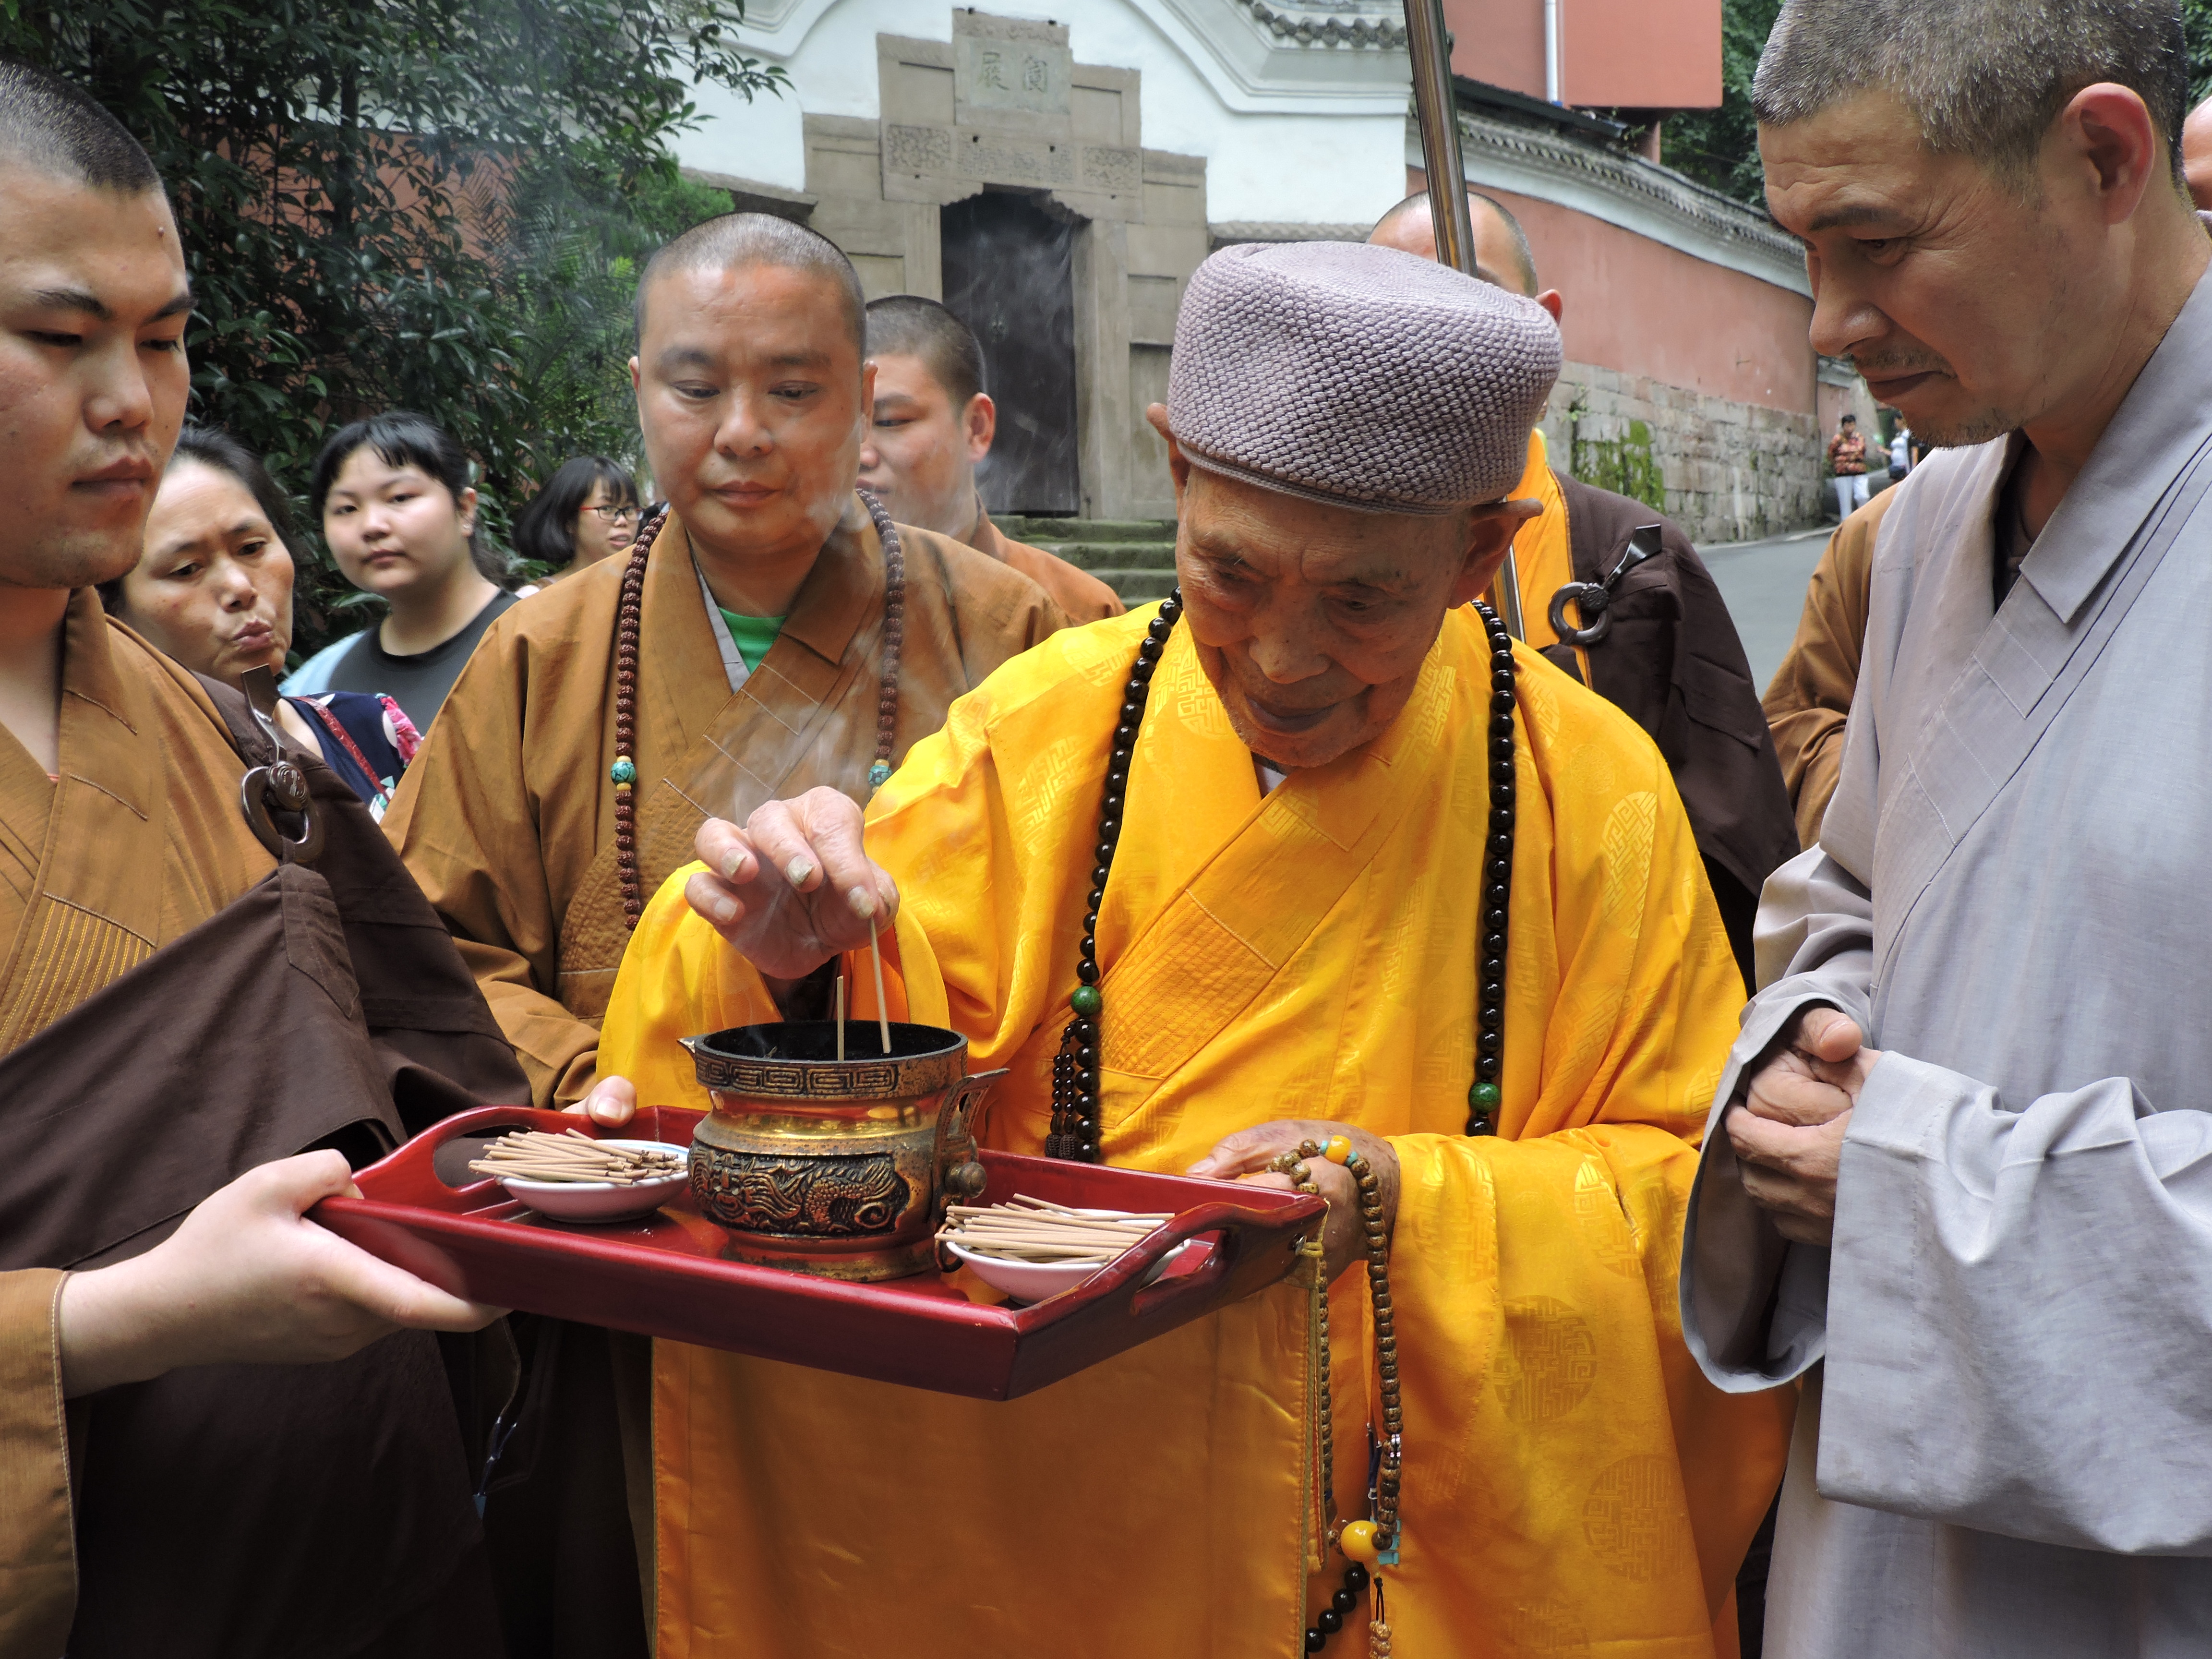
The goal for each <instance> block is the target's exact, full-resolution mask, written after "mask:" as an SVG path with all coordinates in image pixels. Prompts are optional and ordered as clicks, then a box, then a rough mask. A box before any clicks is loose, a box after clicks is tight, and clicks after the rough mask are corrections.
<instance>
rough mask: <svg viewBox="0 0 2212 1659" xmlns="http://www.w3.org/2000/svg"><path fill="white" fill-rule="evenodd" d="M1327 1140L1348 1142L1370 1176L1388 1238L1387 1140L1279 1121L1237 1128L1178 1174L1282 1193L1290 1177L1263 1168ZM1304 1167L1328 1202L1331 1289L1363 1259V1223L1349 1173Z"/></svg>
mask: <svg viewBox="0 0 2212 1659" xmlns="http://www.w3.org/2000/svg"><path fill="white" fill-rule="evenodd" d="M1331 1135H1343V1136H1345V1137H1346V1139H1349V1140H1350V1141H1351V1142H1352V1150H1353V1151H1354V1152H1358V1154H1359V1156H1360V1157H1361V1158H1364V1159H1365V1160H1366V1161H1367V1164H1368V1165H1369V1167H1370V1168H1371V1169H1372V1170H1374V1171H1375V1178H1376V1186H1377V1196H1378V1197H1380V1198H1381V1200H1382V1201H1383V1235H1384V1237H1389V1234H1390V1233H1391V1232H1392V1231H1395V1228H1396V1227H1397V1225H1398V1154H1397V1153H1396V1152H1393V1151H1392V1150H1391V1149H1390V1143H1389V1141H1387V1140H1384V1139H1382V1138H1381V1137H1380V1136H1377V1135H1371V1134H1370V1133H1367V1131H1366V1130H1364V1129H1355V1128H1353V1127H1352V1126H1351V1125H1350V1124H1348V1123H1322V1122H1318V1121H1315V1120H1313V1119H1310V1118H1279V1119H1278V1120H1276V1121H1274V1122H1273V1123H1261V1124H1258V1125H1255V1127H1252V1128H1249V1129H1239V1130H1238V1131H1237V1133H1235V1134H1233V1135H1225V1136H1224V1137H1223V1138H1222V1139H1220V1140H1218V1141H1217V1142H1215V1143H1214V1147H1213V1150H1212V1152H1208V1153H1207V1154H1206V1156H1205V1157H1204V1158H1200V1159H1199V1161H1198V1162H1197V1163H1195V1164H1192V1165H1191V1166H1190V1168H1189V1169H1188V1170H1186V1171H1185V1172H1184V1173H1186V1174H1188V1175H1194V1176H1205V1177H1207V1178H1210V1179H1212V1180H1215V1181H1247V1182H1250V1183H1251V1184H1252V1185H1254V1186H1255V1187H1274V1188H1279V1189H1281V1190H1283V1191H1285V1192H1287V1191H1289V1190H1290V1189H1291V1178H1290V1177H1289V1176H1285V1175H1277V1174H1276V1173H1275V1172H1274V1171H1273V1170H1270V1169H1268V1167H1267V1165H1268V1164H1272V1163H1273V1162H1274V1161H1275V1159H1276V1158H1277V1157H1278V1156H1279V1155H1280V1154H1282V1153H1284V1152H1294V1151H1296V1150H1297V1146H1298V1143H1299V1142H1300V1141H1304V1140H1317V1141H1320V1142H1321V1143H1322V1145H1323V1146H1326V1145H1328V1139H1329V1137H1330V1136H1331ZM1305 1164H1306V1167H1307V1169H1308V1170H1311V1171H1312V1173H1313V1180H1314V1185H1316V1187H1318V1188H1321V1195H1322V1197H1323V1198H1325V1199H1327V1200H1328V1227H1327V1228H1326V1229H1325V1230H1324V1231H1323V1232H1322V1271H1323V1272H1324V1273H1326V1274H1327V1276H1328V1283H1330V1284H1332V1285H1333V1284H1334V1283H1335V1282H1336V1276H1337V1275H1338V1274H1339V1273H1342V1272H1343V1271H1344V1270H1345V1269H1346V1267H1350V1266H1351V1265H1352V1263H1353V1262H1355V1261H1360V1260H1362V1259H1364V1257H1365V1255H1366V1254H1367V1228H1366V1223H1365V1221H1364V1218H1362V1217H1361V1215H1360V1213H1359V1183H1358V1182H1356V1181H1354V1180H1353V1179H1352V1171H1351V1170H1347V1169H1346V1168H1345V1167H1344V1166H1343V1165H1342V1164H1332V1163H1330V1162H1329V1161H1328V1159H1327V1158H1308V1159H1306V1160H1305Z"/></svg>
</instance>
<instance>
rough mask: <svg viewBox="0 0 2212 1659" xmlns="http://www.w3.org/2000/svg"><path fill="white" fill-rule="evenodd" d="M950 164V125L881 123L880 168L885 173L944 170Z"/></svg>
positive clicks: (940, 171)
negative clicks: (881, 147) (928, 125)
mask: <svg viewBox="0 0 2212 1659" xmlns="http://www.w3.org/2000/svg"><path fill="white" fill-rule="evenodd" d="M951 167H952V130H951V128H950V127H905V126H893V125H890V124H889V123H885V125H884V171H885V172H887V173H945V172H949V171H951Z"/></svg>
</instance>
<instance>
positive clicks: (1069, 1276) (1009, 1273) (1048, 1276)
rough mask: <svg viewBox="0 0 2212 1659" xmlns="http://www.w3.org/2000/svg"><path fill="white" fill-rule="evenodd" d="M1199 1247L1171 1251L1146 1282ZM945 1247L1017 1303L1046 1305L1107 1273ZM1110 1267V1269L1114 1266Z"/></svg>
mask: <svg viewBox="0 0 2212 1659" xmlns="http://www.w3.org/2000/svg"><path fill="white" fill-rule="evenodd" d="M1102 1213H1103V1212H1102ZM1198 1245H1199V1241H1198V1240H1197V1239H1189V1240H1187V1241H1185V1242H1184V1243H1181V1244H1178V1245H1177V1246H1176V1248H1175V1249H1172V1250H1170V1251H1169V1252H1168V1253H1167V1254H1166V1255H1164V1256H1162V1257H1161V1258H1160V1259H1159V1261H1157V1262H1156V1263H1154V1264H1153V1267H1152V1272H1150V1273H1146V1275H1145V1283H1146V1284H1147V1285H1149V1284H1151V1283H1152V1281H1153V1280H1154V1279H1158V1277H1159V1276H1160V1275H1161V1274H1162V1273H1165V1272H1166V1271H1167V1270H1168V1264H1169V1263H1170V1262H1171V1261H1174V1260H1175V1259H1176V1257H1178V1256H1180V1255H1182V1253H1183V1252H1184V1251H1185V1250H1194V1249H1197V1248H1198ZM945 1249H948V1250H950V1251H951V1252H952V1254H953V1255H957V1256H958V1257H959V1258H960V1260H961V1261H964V1262H966V1263H967V1264H968V1266H969V1268H970V1269H971V1270H972V1271H973V1272H974V1273H975V1277H976V1278H978V1279H981V1280H982V1281H983V1282H984V1283H985V1284H986V1285H989V1286H990V1287H991V1288H992V1289H993V1290H994V1291H1005V1292H1006V1294H1007V1295H1008V1296H1011V1297H1013V1298H1014V1300H1015V1301H1017V1302H1042V1301H1043V1300H1044V1299H1045V1298H1046V1297H1048V1296H1058V1295H1059V1294H1060V1292H1061V1291H1072V1290H1073V1289H1074V1288H1075V1287H1076V1286H1077V1285H1080V1284H1082V1283H1084V1282H1085V1280H1087V1279H1090V1278H1091V1276H1092V1275H1093V1274H1095V1273H1103V1272H1105V1271H1106V1269H1105V1267H1098V1266H1096V1265H1094V1264H1093V1263H1091V1262H1088V1261H1075V1262H1066V1263H1056V1262H1050V1261H1002V1260H1000V1258H998V1257H996V1256H988V1255H976V1254H975V1251H973V1250H970V1249H964V1248H963V1247H962V1246H961V1245H959V1244H958V1243H954V1242H953V1241H951V1240H950V1239H948V1240H946V1241H945ZM1107 1265H1108V1266H1109V1267H1110V1266H1111V1265H1112V1264H1111V1263H1110V1262H1109V1263H1108V1264H1107Z"/></svg>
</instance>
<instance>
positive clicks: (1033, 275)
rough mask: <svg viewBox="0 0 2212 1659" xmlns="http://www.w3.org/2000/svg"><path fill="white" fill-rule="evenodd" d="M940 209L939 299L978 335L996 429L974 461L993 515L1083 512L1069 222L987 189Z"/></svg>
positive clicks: (1026, 201)
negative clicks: (941, 260)
mask: <svg viewBox="0 0 2212 1659" xmlns="http://www.w3.org/2000/svg"><path fill="white" fill-rule="evenodd" d="M942 211H943V214H944V222H943V233H944V244H943V246H944V261H945V264H944V270H945V305H946V306H947V307H950V308H951V311H952V312H953V313H954V314H955V315H956V316H957V317H959V318H960V319H961V320H962V321H963V322H965V323H966V324H967V325H968V326H969V327H970V328H972V329H974V330H975V337H976V338H977V339H979V340H981V342H982V343H983V370H984V378H985V382H986V384H985V389H986V390H987V391H988V392H990V394H991V399H992V401H993V402H994V403H995V404H998V406H999V435H998V437H997V439H996V441H994V443H993V444H992V446H991V453H990V454H989V455H988V456H987V457H985V458H984V461H983V464H982V465H981V467H979V468H977V469H976V482H977V483H978V485H979V486H980V487H981V489H982V491H983V504H984V505H985V506H986V507H989V508H990V509H991V510H992V511H993V512H994V513H1036V514H1039V515H1041V516H1046V517H1072V516H1073V515H1074V514H1075V513H1078V512H1079V511H1080V510H1081V501H1082V485H1081V480H1080V477H1079V474H1078V471H1077V465H1076V451H1075V288H1074V280H1073V262H1074V251H1075V226H1074V225H1073V224H1072V223H1069V222H1066V221H1065V220H1061V219H1057V218H1054V216H1052V215H1051V214H1049V213H1048V212H1046V211H1045V210H1044V209H1043V208H1042V207H1040V206H1039V205H1038V204H1037V203H1036V201H1035V200H1033V199H1032V198H1030V197H1027V196H1017V195H1009V194H1006V193H1004V192H1000V191H985V192H984V193H983V194H981V196H971V197H969V198H968V199H967V200H966V201H964V202H955V203H953V204H952V205H951V206H950V207H948V208H945V209H944V210H942Z"/></svg>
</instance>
